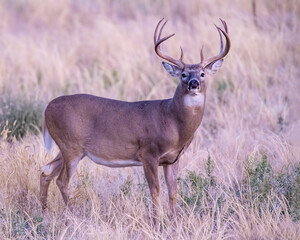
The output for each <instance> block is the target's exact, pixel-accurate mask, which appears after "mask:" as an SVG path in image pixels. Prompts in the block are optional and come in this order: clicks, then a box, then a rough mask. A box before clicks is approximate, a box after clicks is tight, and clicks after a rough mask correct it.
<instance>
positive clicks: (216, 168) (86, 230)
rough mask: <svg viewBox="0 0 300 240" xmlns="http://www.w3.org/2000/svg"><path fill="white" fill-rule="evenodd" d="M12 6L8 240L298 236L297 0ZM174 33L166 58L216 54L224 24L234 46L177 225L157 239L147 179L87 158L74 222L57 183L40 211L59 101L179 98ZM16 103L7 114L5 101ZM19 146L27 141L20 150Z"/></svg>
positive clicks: (212, 84) (2, 187)
mask: <svg viewBox="0 0 300 240" xmlns="http://www.w3.org/2000/svg"><path fill="white" fill-rule="evenodd" d="M255 2H256V10H255V14H254V12H253V8H252V6H253V5H252V3H251V1H236V0H233V1H232V0H231V1H227V0H222V1H221V0H214V1H196V0H191V1H170V0H164V1H149V0H142V1H101V0H99V1H92V0H88V1H75V0H74V1H73V0H69V1H50V0H44V1H37V0H30V1H26V2H25V1H21V0H17V1H8V0H4V1H1V3H0V16H1V23H0V33H1V39H0V45H1V49H2V50H1V51H0V76H1V80H0V89H1V90H0V91H1V101H0V124H1V125H0V129H1V137H2V138H1V139H0V155H1V157H0V238H1V239H141V238H144V239H225V238H229V239H297V237H299V235H300V226H299V220H300V164H299V161H300V160H299V159H300V137H299V136H300V120H299V119H300V108H299V106H300V97H299V96H300V95H299V91H300V81H299V77H300V68H299V66H300V57H299V56H300V45H299V35H300V29H299V22H300V19H299V16H300V4H299V3H298V1H296V0H289V1H272V2H268V1H255ZM161 17H166V18H168V19H169V20H170V21H169V23H168V24H169V26H168V31H170V33H171V32H176V37H175V38H174V39H172V40H170V43H169V44H168V46H164V47H165V48H167V49H166V50H167V51H168V53H170V55H172V56H177V55H178V54H179V46H180V45H181V46H182V47H183V49H184V51H185V53H186V58H187V61H188V62H196V61H199V51H200V48H201V46H202V43H204V45H205V54H206V56H211V55H213V54H215V53H216V52H217V51H218V49H219V45H218V44H219V43H218V41H219V39H218V34H217V31H216V30H215V29H214V26H213V23H217V21H218V18H219V17H221V18H224V19H225V20H226V21H227V24H228V26H229V33H230V36H231V39H232V49H231V51H230V53H229V55H228V57H226V59H225V62H224V64H223V67H222V70H221V71H220V72H219V73H218V74H217V75H216V76H215V77H214V79H213V78H211V79H208V81H209V87H208V93H207V95H208V99H207V105H206V110H205V115H204V120H203V122H202V125H201V126H200V128H199V130H198V131H197V133H196V135H195V139H194V141H193V143H192V144H191V146H190V148H189V149H188V151H187V152H186V153H185V155H184V156H183V157H182V159H181V164H180V168H181V173H180V178H179V179H178V183H179V200H178V206H179V216H178V219H170V218H169V217H168V212H167V209H168V204H167V195H166V194H167V193H166V187H165V186H164V182H163V180H162V182H163V183H162V185H163V186H162V196H161V202H162V208H163V210H164V213H163V214H162V217H161V221H160V230H159V231H155V230H154V228H153V226H152V222H151V221H150V219H149V211H150V210H151V209H150V208H149V206H150V203H151V200H150V196H149V191H148V187H147V184H146V182H145V179H144V175H143V173H142V169H141V168H126V169H109V168H106V167H102V166H96V165H95V164H93V163H91V162H90V161H89V160H87V159H85V160H83V161H82V162H81V163H80V165H79V167H78V170H77V173H76V176H75V177H74V178H73V180H72V182H71V184H70V188H71V192H72V195H73V197H72V201H73V202H74V204H75V206H76V208H75V213H74V214H70V213H68V212H67V211H66V210H65V206H64V204H63V200H62V198H61V195H60V193H59V190H58V188H57V187H56V185H55V184H51V186H50V190H49V200H48V201H49V205H50V206H49V211H48V212H46V214H45V215H43V214H42V212H41V208H40V205H39V201H38V195H39V169H40V167H41V166H42V165H44V164H45V163H47V162H49V161H50V160H51V159H52V158H53V157H54V155H55V152H53V154H51V156H50V155H47V154H46V152H45V150H44V146H43V143H42V139H41V138H42V137H41V134H38V135H34V134H33V133H39V129H40V121H39V120H38V119H39V116H40V115H41V112H42V110H43V108H42V107H41V106H42V105H44V104H46V103H47V102H48V101H50V100H51V99H52V98H54V97H56V96H59V95H62V94H72V93H89V94H95V95H99V96H103V97H109V98H116V99H122V100H127V101H136V100H142V99H160V98H169V97H172V94H173V93H174V90H175V86H176V80H175V81H174V80H173V79H171V78H170V77H169V76H168V74H167V73H165V71H164V70H163V68H162V67H161V65H160V59H158V57H157V56H156V55H155V53H154V49H153V39H152V38H153V31H154V27H155V25H156V23H157V21H158V20H159V19H160V18H161ZM8 103H9V104H8ZM17 139H18V140H17Z"/></svg>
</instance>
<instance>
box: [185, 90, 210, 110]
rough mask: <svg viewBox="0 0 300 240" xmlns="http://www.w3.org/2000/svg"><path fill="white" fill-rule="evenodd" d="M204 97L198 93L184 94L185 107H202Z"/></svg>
mask: <svg viewBox="0 0 300 240" xmlns="http://www.w3.org/2000/svg"><path fill="white" fill-rule="evenodd" d="M204 101H205V97H204V95H203V94H201V93H199V94H197V95H190V94H188V95H186V96H184V105H185V106H186V107H202V106H203V105H204Z"/></svg>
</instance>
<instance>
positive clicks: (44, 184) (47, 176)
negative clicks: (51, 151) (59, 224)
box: [40, 152, 63, 210]
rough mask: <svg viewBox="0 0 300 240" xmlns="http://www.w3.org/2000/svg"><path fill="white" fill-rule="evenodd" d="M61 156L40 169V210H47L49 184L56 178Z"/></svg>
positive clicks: (59, 154) (61, 159)
mask: <svg viewBox="0 0 300 240" xmlns="http://www.w3.org/2000/svg"><path fill="white" fill-rule="evenodd" d="M62 162H63V158H62V154H61V152H59V153H58V155H57V156H56V157H55V158H54V159H53V160H52V161H51V162H49V163H48V164H46V165H45V166H43V167H42V168H41V176H40V201H41V204H42V209H43V210H45V209H46V208H47V195H48V188H49V185H50V182H51V181H52V180H53V178H54V177H56V176H58V175H59V173H60V171H61V168H62Z"/></svg>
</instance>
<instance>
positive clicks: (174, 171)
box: [164, 161, 179, 215]
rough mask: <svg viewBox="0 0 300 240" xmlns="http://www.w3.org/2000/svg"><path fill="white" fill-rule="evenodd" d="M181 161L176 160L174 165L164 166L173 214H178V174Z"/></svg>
mask: <svg viewBox="0 0 300 240" xmlns="http://www.w3.org/2000/svg"><path fill="white" fill-rule="evenodd" d="M178 163H179V161H176V162H175V163H174V164H172V165H165V166H164V174H165V179H166V183H167V187H168V193H169V205H170V210H171V214H172V215H176V213H177V207H176V199H177V175H178V165H179V164H178Z"/></svg>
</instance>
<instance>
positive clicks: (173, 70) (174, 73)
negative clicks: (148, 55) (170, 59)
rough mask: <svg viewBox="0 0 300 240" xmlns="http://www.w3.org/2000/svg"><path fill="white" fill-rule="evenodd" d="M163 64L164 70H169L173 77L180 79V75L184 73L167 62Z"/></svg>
mask: <svg viewBox="0 0 300 240" xmlns="http://www.w3.org/2000/svg"><path fill="white" fill-rule="evenodd" d="M162 64H163V65H164V68H165V69H166V70H167V72H168V73H169V74H170V75H171V76H173V77H178V76H180V73H181V71H182V69H181V68H180V67H177V66H175V65H172V64H169V63H166V62H162Z"/></svg>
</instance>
